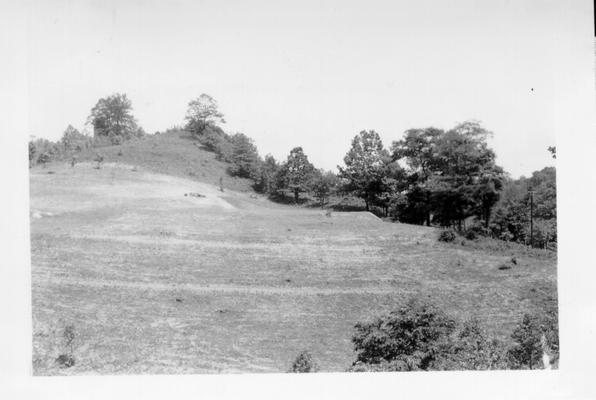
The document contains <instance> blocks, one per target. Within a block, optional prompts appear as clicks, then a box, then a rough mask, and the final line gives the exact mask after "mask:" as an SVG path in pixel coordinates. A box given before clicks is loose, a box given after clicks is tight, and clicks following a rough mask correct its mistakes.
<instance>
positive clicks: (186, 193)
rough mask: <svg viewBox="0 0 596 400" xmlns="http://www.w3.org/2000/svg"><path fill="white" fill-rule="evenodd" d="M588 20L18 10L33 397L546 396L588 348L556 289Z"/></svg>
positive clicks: (466, 14)
mask: <svg viewBox="0 0 596 400" xmlns="http://www.w3.org/2000/svg"><path fill="white" fill-rule="evenodd" d="M3 7H4V6H3ZM592 7H593V4H592V3H591V2H586V1H579V0H578V1H569V2H555V1H535V0H522V1H505V0H498V1H490V2H489V1H469V0H456V1H432V2H431V1H406V0H399V1H376V0H375V1H367V2H362V1H343V2H342V1H320V2H318V1H309V0H307V1H279V2H277V1H275V2H274V1H214V0H204V1H191V0H188V1H186V0H176V1H140V0H123V1H106V2H103V1H95V0H81V1H69V0H50V1H30V2H28V3H27V4H26V5H24V6H23V11H24V12H23V14H22V15H23V17H22V20H21V21H22V23H23V24H24V25H22V24H21V25H20V26H21V30H20V31H21V32H23V37H22V38H21V41H20V43H22V44H23V45H22V46H16V45H15V46H14V48H15V49H16V48H17V47H18V52H19V54H21V55H22V60H24V61H23V69H21V70H22V75H19V76H23V77H24V78H23V80H22V81H18V80H17V79H16V76H17V75H14V76H12V78H11V76H9V75H8V74H7V75H6V77H8V78H9V80H10V79H12V81H13V83H14V84H15V85H19V84H21V83H22V85H21V86H20V87H21V88H23V91H24V92H23V93H24V95H23V96H24V97H23V101H22V104H24V111H23V115H24V116H25V118H26V124H25V125H24V126H20V127H19V130H18V135H17V134H16V133H15V134H14V136H18V137H15V138H11V139H10V140H11V141H14V142H15V143H17V142H18V143H19V144H18V146H19V147H18V150H14V151H12V150H11V152H12V153H16V154H13V155H14V159H18V160H19V161H18V162H19V167H18V169H17V168H16V167H15V169H11V170H14V171H17V170H18V171H22V176H20V178H18V179H20V182H21V183H20V185H21V186H22V188H23V190H24V191H23V192H22V193H24V194H25V196H26V198H25V199H23V202H22V203H21V204H20V206H19V210H21V211H18V212H15V213H13V215H14V216H16V218H18V219H17V220H16V221H17V222H13V223H12V224H9V223H7V224H6V225H5V226H6V227H10V226H17V225H18V226H19V228H18V229H19V231H18V232H23V233H22V234H19V233H14V234H11V235H12V236H13V237H19V238H23V243H26V244H25V246H26V251H24V252H20V253H19V257H21V255H22V257H21V258H19V259H20V260H21V261H20V262H21V264H20V265H22V266H21V267H19V268H21V269H22V270H25V273H24V274H22V275H24V276H25V279H26V284H24V287H25V290H26V293H27V294H26V295H23V296H26V297H22V298H23V299H26V301H27V311H26V312H25V311H23V313H24V315H22V318H23V319H24V320H26V323H27V326H28V327H29V331H28V332H26V331H21V333H20V335H19V336H21V339H22V340H23V341H24V342H26V343H25V344H26V346H28V348H29V349H30V350H29V353H25V354H20V353H19V354H18V356H19V358H21V359H22V360H21V361H22V362H23V363H24V364H26V365H27V366H28V367H27V368H28V371H29V372H28V373H29V375H30V376H29V378H28V379H33V381H35V380H36V379H38V380H42V382H44V380H45V382H51V380H52V379H58V378H60V379H59V380H58V381H57V382H62V384H64V385H68V384H69V382H76V380H77V379H79V378H82V379H85V378H84V377H90V376H93V377H97V378H100V377H106V379H107V378H108V377H109V376H122V378H124V379H127V378H126V377H131V378H130V379H134V378H133V377H134V376H162V375H167V376H187V377H192V376H197V377H198V376H213V375H220V376H226V377H230V379H234V376H238V375H241V376H246V377H250V376H255V379H260V378H256V377H261V376H265V378H266V377H267V376H269V377H271V379H274V378H275V377H282V376H296V377H298V376H301V377H304V378H301V379H308V378H306V375H304V374H309V373H310V374H314V375H317V376H320V377H326V376H329V377H333V376H336V377H340V376H341V377H345V376H349V377H355V378H354V379H363V378H359V377H367V378H366V379H370V380H373V381H370V380H369V381H368V382H369V384H370V382H374V379H375V376H379V377H384V378H383V379H393V378H392V377H395V379H404V380H407V379H408V376H410V377H413V378H412V379H414V377H416V378H415V379H418V380H419V382H424V379H427V378H425V376H426V377H429V378H428V379H430V378H431V377H433V376H435V373H439V372H441V373H444V374H456V373H457V375H453V376H457V377H460V376H461V377H463V378H462V379H465V377H466V376H467V374H476V373H478V371H484V372H483V375H482V376H484V377H487V378H491V377H492V376H496V375H498V374H503V373H506V374H507V376H512V377H513V379H518V380H519V382H521V377H523V376H538V378H537V379H545V377H548V376H560V375H558V374H561V373H563V374H564V371H562V372H560V371H559V370H560V369H561V370H563V369H564V368H565V362H566V361H565V360H566V359H567V360H570V359H571V358H572V357H574V356H573V354H575V353H574V350H567V349H571V347H572V345H573V343H575V344H576V345H580V344H581V343H588V340H587V339H586V338H587V337H588V336H581V335H590V336H589V337H590V338H591V340H596V338H595V337H594V332H596V325H595V321H594V319H595V315H596V314H594V312H596V308H594V302H593V301H592V300H589V301H588V300H585V301H580V300H577V299H576V298H575V297H574V296H575V295H577V294H579V293H580V292H581V291H582V287H581V286H579V285H578V286H575V287H572V288H571V290H568V289H569V286H570V285H571V283H569V282H571V280H567V281H566V280H565V278H564V277H565V276H571V275H573V276H575V277H576V278H575V279H577V280H578V281H580V279H579V275H578V274H579V273H580V272H577V274H576V273H575V272H574V271H580V269H574V268H580V267H579V266H576V264H575V263H581V264H582V265H581V268H583V269H586V268H588V267H589V266H590V265H592V266H593V256H592V258H585V257H583V258H580V256H578V255H577V253H575V252H574V251H573V250H571V251H569V253H568V254H570V256H569V258H566V257H565V255H564V252H565V251H568V250H565V247H564V246H565V244H566V243H567V244H571V245H573V243H576V244H577V243H578V242H575V236H576V235H577V236H579V237H581V239H578V240H584V241H585V243H587V244H586V245H585V246H584V247H585V249H586V250H587V251H588V254H589V252H590V250H589V249H590V247H589V246H590V244H589V241H590V240H588V238H590V237H591V238H593V234H592V233H590V230H591V229H593V226H594V225H593V223H592V222H594V218H593V216H592V214H591V211H590V209H591V208H592V207H593V206H594V201H593V198H592V196H591V195H590V194H589V193H590V192H589V190H591V189H590V188H591V187H592V184H593V183H594V178H593V177H592V176H591V174H590V173H589V168H590V167H589V165H592V164H590V161H587V164H586V165H587V166H588V167H586V168H585V169H583V170H582V171H581V172H579V171H578V170H577V169H575V173H573V175H575V179H577V180H578V181H580V182H579V183H576V181H573V182H572V181H567V180H565V179H566V178H565V177H563V178H562V176H563V175H564V174H562V173H561V170H560V168H565V164H566V163H567V160H569V162H570V163H573V162H576V163H577V162H586V160H585V158H582V157H580V156H579V154H580V153H581V152H586V153H587V154H589V153H590V152H593V151H594V148H595V147H594V145H595V144H596V143H594V139H593V138H590V139H583V138H580V137H578V136H573V135H574V132H578V131H580V130H584V129H583V127H585V126H588V128H590V126H591V132H590V133H588V132H584V134H586V135H588V136H592V135H593V130H594V127H595V125H594V123H593V121H594V120H593V119H592V117H593V114H594V111H595V107H594V95H595V93H596V90H595V89H596V82H595V77H596V73H595V70H594V60H595V58H596V57H595V56H596V50H595V49H596V40H595V37H594V25H593V19H592V11H593V8H592ZM9 8H10V6H8V5H7V7H6V10H8V9H9ZM586 12H588V14H587V15H586ZM15 15H16V14H15ZM15 25H17V24H15ZM5 32H6V33H7V34H6V35H5V34H4V32H3V36H4V37H3V38H2V40H3V41H4V40H5V39H6V43H7V44H10V43H11V42H10V38H9V35H8V32H10V31H9V30H8V29H7V30H6V31H5ZM15 32H16V31H15ZM586 34H587V35H588V36H587V37H585V35H586ZM586 43H587V44H588V46H585V45H584V44H586ZM15 54H16V53H15ZM15 59H16V58H15ZM586 60H587V62H586ZM15 63H16V62H15ZM15 65H16V64H15ZM580 67H581V68H582V69H581V71H582V73H581V74H580V73H579V72H578V71H580ZM584 72H586V73H584ZM19 82H20V83H19ZM582 90H583V91H582ZM584 92H587V93H588V96H585V95H584ZM582 96H583V97H582ZM580 99H581V100H580ZM15 101H17V100H15ZM568 120H571V121H573V122H571V123H568V122H567V121H568ZM585 122H587V125H586V123H585ZM582 123H584V124H583V125H581V124H582ZM590 123H591V124H592V125H590ZM584 131H585V130H584ZM2 135H3V136H4V132H2ZM3 139H4V138H3ZM569 142H573V144H569ZM2 147H6V146H4V145H3V146H2ZM576 147H582V148H583V149H576ZM587 148H591V150H589V151H588V150H587ZM3 150H7V147H6V148H4V149H3ZM576 150H577V152H575V151H576ZM581 154H583V153H581ZM11 156H12V155H11ZM11 159H12V158H11ZM574 159H575V160H574ZM578 160H579V161H578ZM567 165H571V164H567ZM569 169H571V168H569ZM592 171H593V165H592ZM564 172H565V171H564ZM584 174H585V175H590V176H589V177H587V176H586V177H585V178H583V176H585V175H584ZM565 176H567V175H565ZM21 186H19V187H21ZM561 188H564V189H565V190H566V191H570V192H565V193H564V194H562V193H563V192H562V189H561ZM19 193H20V192H19ZM582 193H583V194H582ZM586 193H588V194H586ZM592 193H593V192H592ZM561 198H563V199H565V198H567V199H568V201H570V203H569V204H570V206H569V209H570V211H569V212H574V213H577V215H584V216H585V218H586V219H585V220H583V222H584V224H582V226H581V229H582V230H581V231H580V230H575V228H574V227H576V226H577V227H578V229H579V225H571V224H572V223H573V224H576V223H578V220H577V219H575V217H573V218H572V217H564V216H565V215H566V214H565V211H564V208H563V207H562V205H561V204H560V203H558V200H559V199H561ZM565 207H567V206H565ZM9 213H10V212H9ZM587 214H589V215H587ZM567 215H569V214H567ZM574 215H576V214H574ZM582 218H583V217H582ZM589 219H591V222H590V221H589ZM565 226H566V227H567V230H565V231H563V230H560V229H559V228H560V227H565ZM570 227H571V228H570ZM10 229H12V228H8V229H7V233H9V232H17V231H11V230H10ZM15 229H17V228H15ZM570 229H571V230H572V232H571V235H573V237H572V236H570V234H569V230H570ZM582 243H583V242H582ZM582 246H583V245H582ZM8 247H9V246H7V248H8ZM3 252H4V251H3ZM13 253H14V252H13ZM6 254H11V253H10V250H8V249H7V253H6ZM574 255H575V258H574ZM565 260H568V262H565ZM579 260H581V261H579ZM23 263H24V264H23ZM9 264H10V265H14V267H15V268H17V264H16V261H15V263H12V264H11V263H7V264H6V265H9ZM29 266H30V268H29ZM563 270H565V271H566V272H564V271H563ZM563 274H567V275H563ZM570 279H573V278H570ZM565 281H566V282H568V283H569V284H568V285H567V286H566V287H562V283H561V282H563V283H564V282H565ZM583 282H584V283H585V284H586V285H588V282H591V283H590V285H593V283H594V280H593V278H590V279H587V278H586V279H584V280H583ZM4 284H5V285H7V286H15V287H16V284H14V285H13V284H11V283H10V281H9V282H5V283H4ZM19 287H21V286H19ZM587 287H588V286H587ZM592 287H593V286H592ZM7 290H9V289H7ZM6 293H10V292H5V294H6ZM562 299H566V301H568V302H569V303H568V304H571V306H570V307H569V310H570V311H569V314H565V313H566V310H567V308H566V306H564V304H563V303H562ZM8 301H10V300H8ZM580 313H581V315H582V317H581V321H583V322H581V323H583V324H584V325H582V326H583V327H582V328H581V329H575V328H572V326H574V325H573V324H574V323H575V322H573V321H574V320H575V319H576V318H580ZM565 321H567V322H565ZM15 326H16V325H15ZM566 327H568V328H566ZM6 329H9V328H6ZM565 329H568V332H570V336H567V338H566V340H567V341H568V342H567V343H571V345H570V346H569V347H566V342H565V340H562V338H563V336H564V335H562V334H561V332H563V331H564V330H565ZM576 334H577V335H580V336H581V337H582V338H583V339H580V336H577V339H574V336H572V335H576ZM3 341H4V340H3ZM5 342H6V343H5V344H7V345H8V346H10V340H6V341H5ZM567 351H569V352H568V353H567ZM591 351H592V350H588V349H587V347H586V349H585V353H583V354H585V355H586V356H587V355H588V354H592V355H594V353H593V352H592V353H590V352H591ZM15 353H16V352H15ZM11 354H12V353H11ZM11 357H14V356H11ZM567 362H568V364H567V365H571V362H569V361H567ZM590 362H591V365H592V366H593V365H594V362H593V361H590ZM574 368H575V367H574ZM577 369H578V370H579V369H580V368H577ZM582 371H583V373H585V374H588V375H590V373H589V371H588V370H587V369H582ZM524 374H529V375H524ZM541 374H542V375H541ZM545 374H551V375H545ZM73 376H77V378H75V377H73ZM448 376H451V375H444V377H448ZM541 377H542V378H541ZM197 379H199V378H197ZM280 379H285V378H280ZM289 379H294V378H289ZM296 379H299V378H296ZM330 379H331V378H330ZM346 379H348V380H349V379H352V378H346ZM528 379H529V378H528ZM553 379H554V378H553ZM577 379H580V378H577ZM47 380H50V381H47ZM563 380H564V379H563V378H560V381H561V382H562V381H563ZM296 382H300V381H296ZM428 382H430V381H428ZM519 382H518V383H517V384H519V385H522V383H519ZM526 383H527V382H526ZM298 384H299V383H298ZM505 386H506V385H505ZM529 386H531V385H529ZM539 386H540V385H536V388H535V390H539V389H545V388H544V387H542V388H540V387H539ZM570 386H573V385H570ZM557 388H558V389H556V390H555V389H552V392H550V394H551V395H552V397H551V396H549V395H543V396H541V398H555V397H556V398H590V397H589V395H588V394H587V393H589V392H590V390H592V392H590V393H593V394H594V393H595V392H594V391H593V390H594V388H590V389H588V388H587V387H584V386H582V385H576V386H574V389H563V387H562V386H559V385H557ZM503 389H504V390H505V389H506V388H503ZM584 389H585V391H583V390H584ZM424 390H425V391H426V390H429V389H424ZM545 390H546V389H545ZM548 390H551V389H548ZM279 393H280V394H279V395H280V396H283V391H282V392H279ZM389 393H391V392H389ZM492 394H495V393H492ZM320 395H321V397H325V396H323V395H322V394H320ZM580 395H581V396H588V397H581V396H580ZM557 396H558V397H557ZM574 396H577V397H574ZM307 397H308V396H307ZM374 397H376V396H373V398H374ZM482 397H484V396H481V398H482ZM507 397H508V396H505V397H503V398H507ZM128 398H131V397H128ZM135 398H136V397H135ZM174 398H176V397H174ZM486 398H488V396H487V397H486ZM520 398H534V397H532V395H531V394H529V395H528V397H523V396H522V397H520Z"/></svg>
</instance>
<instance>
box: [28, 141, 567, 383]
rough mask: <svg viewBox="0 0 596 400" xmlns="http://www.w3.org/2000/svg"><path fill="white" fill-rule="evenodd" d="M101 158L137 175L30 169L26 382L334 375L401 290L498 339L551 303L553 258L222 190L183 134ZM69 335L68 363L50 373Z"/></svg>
mask: <svg viewBox="0 0 596 400" xmlns="http://www.w3.org/2000/svg"><path fill="white" fill-rule="evenodd" d="M119 150H122V153H123V155H122V156H118V155H117V153H118V151H119ZM174 152H175V153H174ZM178 152H180V153H178ZM145 153H147V154H145ZM103 154H104V155H105V157H106V159H107V161H121V162H128V163H131V164H135V165H139V166H142V167H141V168H139V169H138V170H137V171H133V170H132V169H131V168H130V167H129V166H126V165H122V164H108V165H105V166H104V167H103V168H102V169H100V170H97V169H94V168H93V166H92V163H81V164H78V165H76V166H75V167H74V168H70V166H68V165H66V164H65V163H61V164H54V165H52V166H49V167H48V168H46V169H42V168H40V167H35V168H33V169H32V170H31V178H30V185H31V215H32V220H31V252H32V301H33V308H32V309H33V368H34V373H35V374H38V375H45V374H81V373H101V374H113V373H212V372H283V371H286V370H287V369H288V367H289V365H290V363H291V361H292V360H293V359H294V357H295V356H296V355H297V354H298V353H299V352H300V351H302V350H309V351H310V352H311V353H312V354H313V357H314V358H315V360H316V361H317V362H318V363H319V364H320V366H321V369H322V370H323V371H344V370H345V369H346V368H347V367H348V366H349V365H350V363H351V362H352V361H353V360H354V357H355V355H354V353H353V351H352V343H351V341H350V339H351V335H352V333H353V327H354V324H355V323H356V322H359V321H369V320H371V319H372V318H373V317H375V316H377V315H379V314H381V313H384V312H387V311H389V310H392V309H394V308H396V307H397V306H398V305H400V304H402V303H403V301H404V300H405V299H407V298H408V297H409V296H412V295H415V296H421V297H430V298H432V299H433V300H434V301H435V302H437V303H438V304H439V305H440V306H441V307H442V308H443V309H444V310H445V311H446V312H447V313H449V314H450V315H452V316H454V317H456V318H458V319H459V320H463V319H465V318H468V317H470V316H472V315H475V316H477V317H478V318H479V319H480V321H481V322H482V323H483V324H484V325H485V326H486V327H487V328H488V330H489V332H490V334H492V335H494V336H495V337H498V338H500V339H503V340H505V341H507V340H508V338H509V335H510V333H511V331H512V329H513V327H514V325H515V324H516V323H517V322H518V321H519V319H520V316H521V315H522V314H523V312H525V311H533V310H536V309H539V308H542V307H544V303H553V302H556V296H557V295H556V259H555V257H554V255H553V254H552V253H550V252H544V251H543V252H527V251H525V250H523V248H522V247H516V246H509V247H503V248H498V247H495V246H492V245H490V243H489V244H485V245H483V244H474V245H471V243H470V242H467V243H466V242H464V245H462V243H461V240H458V241H456V242H454V243H450V244H445V243H440V242H438V241H437V240H436V238H437V235H438V230H436V229H434V228H427V227H422V226H414V225H406V224H397V223H384V222H382V221H380V220H379V219H377V218H375V217H373V216H372V215H371V214H369V213H341V212H334V213H333V214H331V216H326V215H325V213H324V212H322V211H320V210H314V209H307V208H296V207H284V206H281V205H273V204H272V203H270V202H269V201H267V200H265V199H260V198H259V199H255V198H252V197H251V196H249V195H248V194H246V193H239V192H233V191H226V192H225V193H221V192H220V191H218V190H217V188H216V187H215V186H213V185H210V184H208V183H202V182H199V181H200V180H201V178H203V176H202V173H205V178H207V177H208V178H209V179H212V180H215V179H217V178H218V176H219V175H218V174H220V173H221V172H222V171H223V168H224V167H225V165H223V164H221V163H218V162H217V161H215V160H214V159H213V157H211V156H212V154H210V153H206V152H204V151H201V150H199V149H197V148H196V147H195V146H193V145H192V144H191V142H190V141H189V140H188V139H187V138H185V137H183V136H182V135H180V134H176V135H169V136H161V137H160V136H156V137H151V138H148V139H145V140H144V141H142V142H139V143H137V144H135V145H134V146H132V145H124V146H115V147H113V148H112V147H110V148H106V149H105V150H104V151H103ZM195 169H196V170H198V171H199V173H198V174H199V175H197V176H189V175H188V172H189V171H194V170H195ZM50 170H51V171H52V172H53V173H51V174H49V173H48V171H50ZM152 171H161V172H168V173H170V174H171V175H165V174H157V173H154V172H152ZM185 175H186V176H185ZM182 176H185V177H182ZM191 178H192V179H191ZM206 181H207V179H206ZM227 181H228V182H236V184H237V185H238V187H241V188H242V187H243V186H242V184H244V185H247V184H246V183H245V182H244V181H242V180H237V181H233V180H230V179H227ZM244 187H245V188H247V186H244ZM191 191H192V192H199V193H201V194H203V195H204V196H205V197H200V198H199V197H190V196H185V195H184V194H185V193H188V192H191ZM512 256H515V257H516V264H515V265H512V263H511V262H510V261H511V258H512ZM503 264H507V265H508V266H509V267H510V269H501V268H499V267H500V266H502V265H503ZM68 325H73V326H74V328H75V332H76V338H75V343H74V351H73V353H74V356H75V359H76V364H75V365H74V366H72V367H71V368H66V369H62V368H59V366H58V365H57V364H56V361H55V360H56V358H57V357H58V355H60V354H61V353H63V352H64V351H65V344H64V340H63V331H64V328H65V327H66V326H68Z"/></svg>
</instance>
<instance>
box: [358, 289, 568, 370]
mask: <svg viewBox="0 0 596 400" xmlns="http://www.w3.org/2000/svg"><path fill="white" fill-rule="evenodd" d="M556 320H557V318H556V309H555V310H552V311H548V312H547V313H546V314H545V316H530V315H525V316H524V318H523V319H522V321H521V322H520V324H519V325H518V326H517V328H516V329H515V330H514V331H513V333H512V335H511V338H512V340H513V342H514V343H513V345H512V346H511V347H509V348H507V347H506V346H505V344H504V343H502V342H500V341H498V340H496V339H494V338H491V337H490V336H489V335H488V334H487V333H486V331H485V330H484V329H483V328H482V326H481V325H480V322H479V321H478V319H476V318H471V319H470V320H467V321H465V322H464V323H463V324H461V326H459V327H458V326H457V324H456V322H455V320H453V319H451V318H450V317H449V316H447V315H446V314H445V313H443V312H442V311H441V310H440V309H439V308H438V307H436V306H435V305H433V304H432V303H429V302H423V301H419V300H417V299H412V300H410V301H408V303H407V304H406V305H404V306H403V307H401V308H400V309H398V310H397V311H394V312H391V313H390V314H388V315H385V316H382V317H379V318H377V319H376V320H375V321H373V322H371V323H358V324H356V326H355V329H356V332H355V333H354V335H353V337H352V342H353V343H354V350H355V351H356V353H357V358H356V361H355V362H354V363H353V364H352V366H351V367H350V368H349V371H352V372H362V371H368V372H374V371H415V370H425V371H426V370H493V369H528V368H529V369H536V368H544V367H545V365H544V364H543V355H544V354H545V353H547V354H548V355H549V361H550V364H551V365H552V364H554V363H556V360H557V359H558V329H557V323H556Z"/></svg>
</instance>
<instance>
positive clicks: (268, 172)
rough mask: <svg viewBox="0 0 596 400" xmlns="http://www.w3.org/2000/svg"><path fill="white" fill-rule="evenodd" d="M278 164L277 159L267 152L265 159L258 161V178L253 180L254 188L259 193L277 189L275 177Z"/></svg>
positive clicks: (270, 192)
mask: <svg viewBox="0 0 596 400" xmlns="http://www.w3.org/2000/svg"><path fill="white" fill-rule="evenodd" d="M279 169H280V165H279V163H278V162H277V160H276V159H275V158H274V157H273V156H272V155H271V154H267V155H266V156H265V159H264V160H262V161H260V162H259V170H258V178H257V180H256V182H255V189H256V190H257V191H259V192H261V193H269V194H273V193H275V192H276V191H277V186H276V183H275V177H276V175H277V174H278V171H279Z"/></svg>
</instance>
